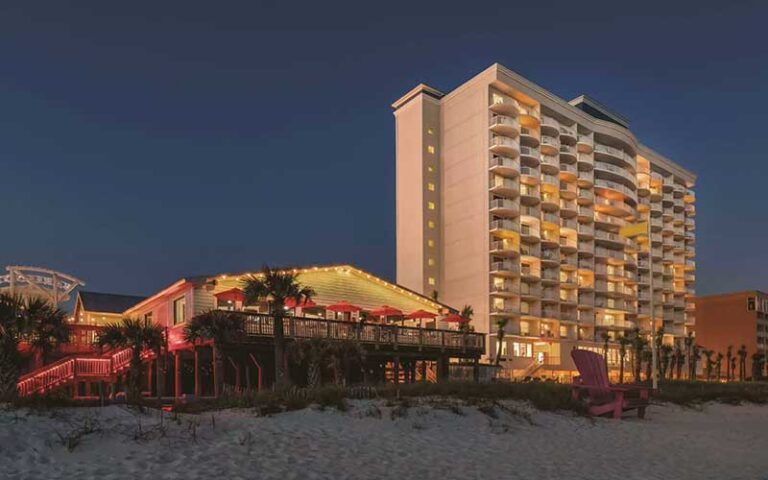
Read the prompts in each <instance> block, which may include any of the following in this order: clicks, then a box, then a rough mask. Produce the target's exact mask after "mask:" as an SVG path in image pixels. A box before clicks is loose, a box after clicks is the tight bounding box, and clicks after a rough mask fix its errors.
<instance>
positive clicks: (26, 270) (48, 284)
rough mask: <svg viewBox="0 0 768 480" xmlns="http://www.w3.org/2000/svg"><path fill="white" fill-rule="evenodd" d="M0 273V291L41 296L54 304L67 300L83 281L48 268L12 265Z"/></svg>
mask: <svg viewBox="0 0 768 480" xmlns="http://www.w3.org/2000/svg"><path fill="white" fill-rule="evenodd" d="M5 270H6V272H7V273H5V274H2V273H0V292H8V293H10V294H12V295H21V296H23V297H42V298H44V299H46V300H48V301H49V302H51V303H53V304H54V305H58V304H60V303H64V302H66V301H68V300H69V298H70V294H71V293H72V292H73V291H74V290H75V289H76V288H77V287H84V286H85V282H83V281H82V280H79V279H77V278H75V277H73V276H71V275H67V274H66V273H61V272H57V271H55V270H51V269H48V268H42V267H30V266H21V265H12V266H8V267H5Z"/></svg>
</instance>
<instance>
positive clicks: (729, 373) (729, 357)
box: [725, 345, 734, 382]
mask: <svg viewBox="0 0 768 480" xmlns="http://www.w3.org/2000/svg"><path fill="white" fill-rule="evenodd" d="M732 365H733V345H728V349H727V350H726V351H725V380H726V381H727V382H730V381H731V380H733V373H734V372H733V367H732Z"/></svg>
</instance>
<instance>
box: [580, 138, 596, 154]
mask: <svg viewBox="0 0 768 480" xmlns="http://www.w3.org/2000/svg"><path fill="white" fill-rule="evenodd" d="M576 148H578V150H579V151H580V152H592V150H594V148H595V141H594V139H593V138H592V135H591V134H590V135H579V138H578V139H577V140H576Z"/></svg>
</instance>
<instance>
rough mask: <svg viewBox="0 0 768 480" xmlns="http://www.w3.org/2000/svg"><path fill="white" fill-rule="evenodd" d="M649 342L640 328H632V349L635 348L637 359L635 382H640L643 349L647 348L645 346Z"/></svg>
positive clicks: (635, 358) (635, 359) (634, 352)
mask: <svg viewBox="0 0 768 480" xmlns="http://www.w3.org/2000/svg"><path fill="white" fill-rule="evenodd" d="M647 344H648V341H647V340H646V339H645V337H644V336H643V335H642V334H641V333H640V329H639V328H635V329H634V330H632V350H633V354H634V361H635V369H634V375H635V382H638V383H639V382H640V372H642V360H643V350H645V346H646V345H647Z"/></svg>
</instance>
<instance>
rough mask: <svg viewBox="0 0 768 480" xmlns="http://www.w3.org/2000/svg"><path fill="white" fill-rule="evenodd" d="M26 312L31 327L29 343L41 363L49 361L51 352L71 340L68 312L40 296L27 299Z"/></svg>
mask: <svg viewBox="0 0 768 480" xmlns="http://www.w3.org/2000/svg"><path fill="white" fill-rule="evenodd" d="M24 313H25V315H26V316H27V318H28V321H27V323H28V326H29V329H30V333H31V335H30V341H29V345H30V347H31V348H32V351H33V352H35V355H36V356H37V357H38V359H39V362H38V363H39V365H38V366H41V365H45V364H47V363H48V359H49V357H50V354H51V353H52V352H53V351H54V350H56V347H58V346H59V345H60V344H62V343H66V342H67V341H69V326H68V325H67V312H65V311H64V310H61V309H60V308H57V307H55V306H53V305H51V304H50V303H48V302H47V301H45V300H43V299H40V298H33V299H30V300H27V302H26V304H25V306H24Z"/></svg>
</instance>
